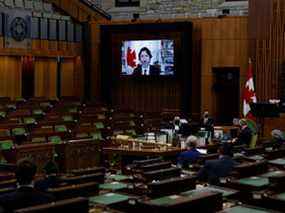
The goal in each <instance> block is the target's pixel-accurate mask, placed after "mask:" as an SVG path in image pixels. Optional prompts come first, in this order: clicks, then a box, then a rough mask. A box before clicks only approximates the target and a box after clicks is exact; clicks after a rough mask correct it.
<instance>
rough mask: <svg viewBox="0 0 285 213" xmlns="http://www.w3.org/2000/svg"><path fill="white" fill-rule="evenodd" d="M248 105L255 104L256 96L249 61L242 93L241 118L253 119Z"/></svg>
mask: <svg viewBox="0 0 285 213" xmlns="http://www.w3.org/2000/svg"><path fill="white" fill-rule="evenodd" d="M250 103H256V95H255V91H254V83H253V74H252V64H251V60H250V59H249V64H248V70H247V80H246V83H245V88H244V91H243V116H244V117H246V118H253V115H252V114H251V112H250Z"/></svg>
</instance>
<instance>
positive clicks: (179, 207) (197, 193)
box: [138, 189, 223, 212]
mask: <svg viewBox="0 0 285 213" xmlns="http://www.w3.org/2000/svg"><path fill="white" fill-rule="evenodd" d="M205 203H207V205H205ZM222 203H223V198H222V193H218V192H213V191H205V190H204V191H203V190H202V191H201V190H199V189H198V190H190V191H187V192H184V193H181V194H178V195H170V196H164V197H160V198H156V199H152V200H147V201H142V202H140V205H139V206H138V207H139V208H140V209H143V210H144V212H148V211H149V212H176V211H177V212H178V211H179V212H186V211H189V209H191V212H192V211H193V212H209V209H211V211H213V210H215V211H218V210H221V209H222Z"/></svg>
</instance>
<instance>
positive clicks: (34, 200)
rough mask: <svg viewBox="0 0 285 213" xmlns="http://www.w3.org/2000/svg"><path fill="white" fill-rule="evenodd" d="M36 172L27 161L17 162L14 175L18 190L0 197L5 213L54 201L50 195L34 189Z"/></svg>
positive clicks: (33, 166)
mask: <svg viewBox="0 0 285 213" xmlns="http://www.w3.org/2000/svg"><path fill="white" fill-rule="evenodd" d="M36 171H37V167H36V165H35V164H34V163H33V162H32V161H30V160H29V159H22V160H19V161H18V162H17V166H16V171H15V175H16V179H17V184H18V188H17V190H16V191H15V192H11V193H7V194H4V195H2V196H0V207H2V208H3V209H4V212H5V213H6V212H13V211H14V210H15V209H20V208H24V207H29V206H33V205H39V204H44V203H49V202H52V201H54V199H53V197H52V196H51V195H48V194H45V193H42V192H39V191H37V190H35V189H34V183H33V179H34V176H35V174H36Z"/></svg>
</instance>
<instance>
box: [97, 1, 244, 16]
mask: <svg viewBox="0 0 285 213" xmlns="http://www.w3.org/2000/svg"><path fill="white" fill-rule="evenodd" d="M97 2H99V1H98V0H97ZM229 3H230V2H225V0H140V6H139V7H115V0H101V1H100V4H101V7H102V9H104V10H105V11H106V12H108V13H109V14H110V15H112V19H132V18H133V14H134V13H138V14H139V15H140V19H158V18H160V19H169V18H187V17H202V16H218V15H222V9H225V8H226V9H227V8H228V7H229V8H230V9H231V14H232V15H247V9H248V4H247V1H245V2H244V1H242V2H232V4H229ZM239 3H242V4H239ZM224 4H226V5H224ZM236 5H238V6H236ZM233 11H234V12H233Z"/></svg>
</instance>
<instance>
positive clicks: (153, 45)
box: [121, 39, 174, 76]
mask: <svg viewBox="0 0 285 213" xmlns="http://www.w3.org/2000/svg"><path fill="white" fill-rule="evenodd" d="M121 51H122V55H121V56H122V58H121V62H122V70H121V75H133V76H169V75H174V40H166V39H163V40H130V41H123V42H122V48H121Z"/></svg>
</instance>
